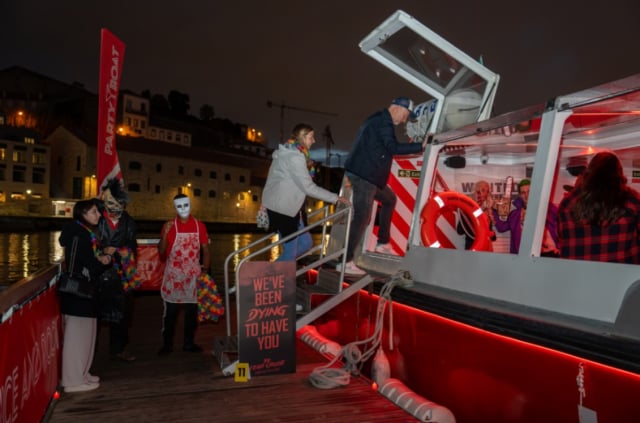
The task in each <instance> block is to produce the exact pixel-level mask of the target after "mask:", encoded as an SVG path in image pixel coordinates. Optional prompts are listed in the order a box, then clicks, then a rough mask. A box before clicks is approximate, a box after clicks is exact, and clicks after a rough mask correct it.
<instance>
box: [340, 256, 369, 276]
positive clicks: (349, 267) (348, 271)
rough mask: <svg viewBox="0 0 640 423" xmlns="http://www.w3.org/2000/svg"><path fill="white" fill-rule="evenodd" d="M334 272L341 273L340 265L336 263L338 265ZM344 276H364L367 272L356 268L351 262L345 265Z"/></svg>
mask: <svg viewBox="0 0 640 423" xmlns="http://www.w3.org/2000/svg"><path fill="white" fill-rule="evenodd" d="M336 270H337V271H338V272H340V271H342V263H338V265H337V266H336ZM344 274H345V275H366V274H367V272H365V271H364V270H362V269H360V268H359V267H358V266H356V265H355V263H354V262H353V260H352V261H348V262H346V263H345V265H344Z"/></svg>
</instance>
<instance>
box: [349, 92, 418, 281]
mask: <svg viewBox="0 0 640 423" xmlns="http://www.w3.org/2000/svg"><path fill="white" fill-rule="evenodd" d="M410 117H411V119H415V118H416V115H415V113H414V111H413V101H411V100H410V99H408V98H407V97H398V98H396V99H394V100H393V101H392V102H391V104H390V105H389V107H387V108H386V109H382V110H380V111H378V112H376V113H374V114H373V115H371V116H369V117H368V118H367V120H366V121H365V122H364V123H363V124H362V126H361V127H360V130H359V131H358V134H357V135H356V140H355V142H354V144H353V147H351V152H350V153H349V157H348V158H347V161H346V162H345V166H344V168H345V171H346V175H347V177H348V178H349V183H350V184H351V187H352V191H353V198H352V202H353V219H352V222H351V228H350V230H349V245H348V248H347V253H346V256H347V257H346V260H347V262H346V264H345V269H344V273H346V274H349V275H364V274H365V271H364V270H362V269H360V268H359V267H358V266H356V265H355V263H354V262H353V258H354V255H355V254H354V253H355V250H356V247H357V246H358V244H360V241H362V238H363V236H364V232H365V230H366V228H367V226H368V225H369V222H370V221H371V210H372V207H373V202H374V201H379V202H380V204H381V205H382V208H381V211H380V216H379V228H378V245H377V246H376V247H375V252H377V253H381V254H394V252H393V248H392V247H391V245H390V244H389V241H390V236H391V217H392V215H393V210H394V208H395V205H396V195H395V193H394V192H393V191H392V190H391V188H389V186H388V185H387V180H388V179H389V172H390V171H391V162H392V160H393V156H395V155H403V154H416V153H421V152H423V151H424V148H425V145H426V143H427V138H426V137H425V140H424V141H423V142H422V144H420V143H400V142H398V140H397V139H396V133H395V126H396V125H399V124H401V123H407V120H408V119H409V118H410ZM341 266H342V263H340V264H339V265H338V271H340V270H342V269H341Z"/></svg>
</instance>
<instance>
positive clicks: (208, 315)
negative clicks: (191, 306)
mask: <svg viewBox="0 0 640 423" xmlns="http://www.w3.org/2000/svg"><path fill="white" fill-rule="evenodd" d="M196 287H197V293H198V322H205V321H207V320H209V321H212V322H217V321H218V319H219V318H220V316H222V315H223V314H224V305H222V296H221V295H220V294H219V293H218V287H217V286H216V283H215V281H214V280H213V278H212V277H211V276H209V275H208V274H206V273H202V274H200V276H198V279H197V281H196Z"/></svg>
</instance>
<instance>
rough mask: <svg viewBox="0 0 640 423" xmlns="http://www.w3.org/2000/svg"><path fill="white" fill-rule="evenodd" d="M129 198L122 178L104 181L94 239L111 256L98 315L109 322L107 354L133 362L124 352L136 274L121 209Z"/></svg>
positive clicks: (130, 229)
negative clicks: (111, 261) (110, 267)
mask: <svg viewBox="0 0 640 423" xmlns="http://www.w3.org/2000/svg"><path fill="white" fill-rule="evenodd" d="M128 202H129V198H128V196H127V193H126V192H125V191H124V188H123V186H122V180H120V179H117V178H113V179H109V180H107V183H106V185H105V186H104V187H102V203H101V207H100V212H101V218H100V222H99V223H98V231H97V233H98V240H99V243H100V246H101V248H102V249H103V251H105V252H106V253H108V254H110V255H111V256H112V258H113V268H112V269H109V271H108V273H106V274H104V275H103V277H104V278H105V279H106V280H108V282H107V283H103V286H104V287H107V286H108V287H110V288H111V289H110V291H109V292H108V293H107V291H106V290H105V293H104V294H103V297H108V298H102V300H103V306H102V309H103V311H105V312H104V313H101V314H102V318H103V319H104V320H108V321H109V353H110V354H111V357H112V358H113V359H116V360H121V361H125V362H131V361H134V360H135V359H136V358H135V356H133V355H131V354H130V353H129V352H128V351H126V349H125V348H126V346H127V344H128V343H129V325H130V323H131V311H132V308H133V289H132V288H133V286H134V285H135V280H134V279H135V278H137V274H136V252H137V249H138V242H137V240H136V223H135V221H134V220H133V218H131V216H130V215H129V213H127V211H126V210H125V208H126V206H127V203H128Z"/></svg>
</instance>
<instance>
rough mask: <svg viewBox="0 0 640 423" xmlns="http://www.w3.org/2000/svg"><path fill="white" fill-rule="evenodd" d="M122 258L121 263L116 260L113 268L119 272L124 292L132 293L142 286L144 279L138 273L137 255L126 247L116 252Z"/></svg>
mask: <svg viewBox="0 0 640 423" xmlns="http://www.w3.org/2000/svg"><path fill="white" fill-rule="evenodd" d="M116 252H117V253H118V255H119V256H120V261H119V262H118V260H115V261H114V263H113V267H115V268H116V270H117V271H118V275H119V276H120V280H121V281H122V289H124V292H129V291H132V290H134V289H136V288H138V287H139V286H140V285H142V279H140V276H139V275H138V272H137V264H136V255H135V253H134V252H133V250H131V248H129V247H127V246H124V247H120V248H118V249H117V250H116Z"/></svg>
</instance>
